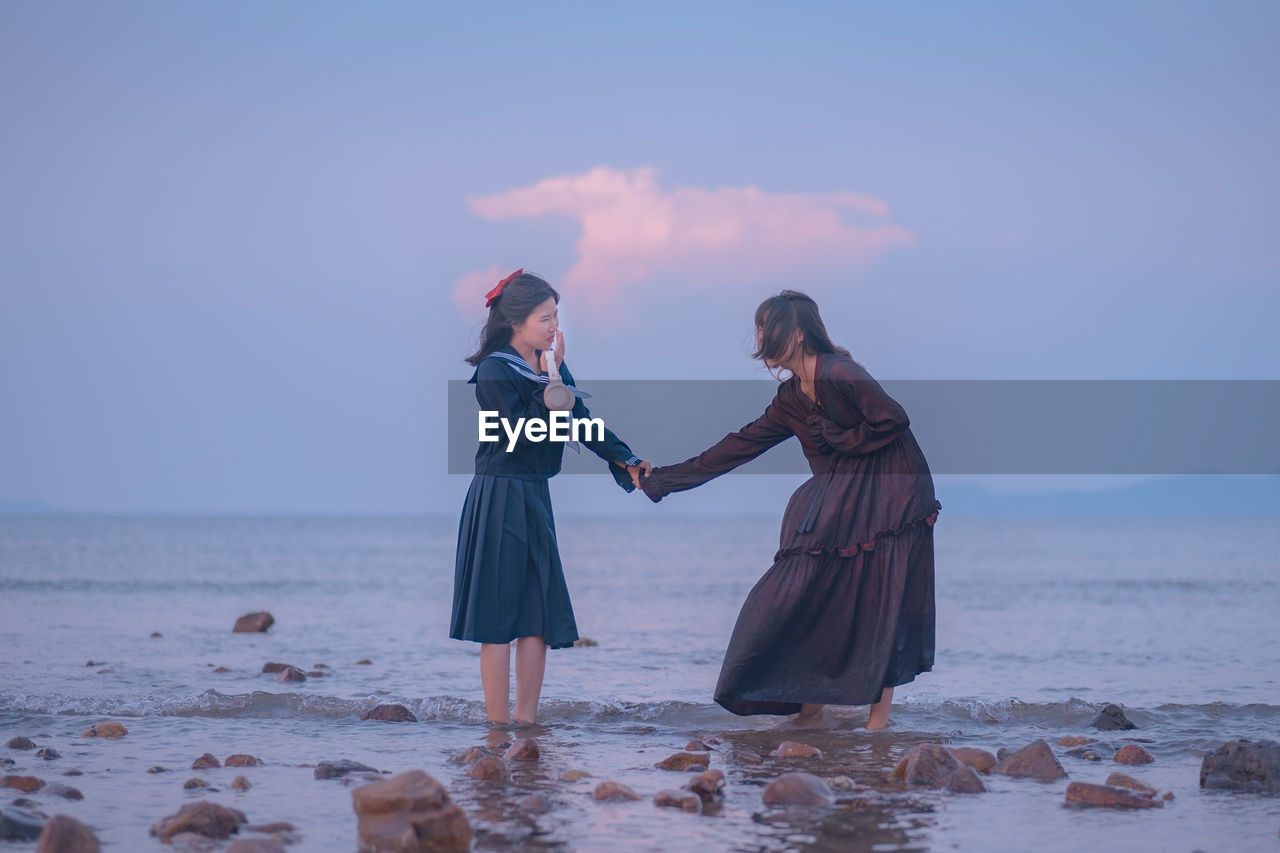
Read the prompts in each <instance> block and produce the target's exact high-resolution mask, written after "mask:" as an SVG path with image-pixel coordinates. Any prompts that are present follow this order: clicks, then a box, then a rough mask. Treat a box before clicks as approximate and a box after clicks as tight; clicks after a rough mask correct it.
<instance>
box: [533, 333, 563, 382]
mask: <svg viewBox="0 0 1280 853" xmlns="http://www.w3.org/2000/svg"><path fill="white" fill-rule="evenodd" d="M539 360H540V363H539V365H538V369H539V370H540V371H542V372H543V373H550V372H551V371H550V369H549V368H548V367H547V353H546V351H545V350H544V351H543V353H542V355H541V356H539ZM562 364H564V332H556V367H557V368H558V367H559V366H560V365H562ZM556 372H557V373H558V372H559V370H557V371H556Z"/></svg>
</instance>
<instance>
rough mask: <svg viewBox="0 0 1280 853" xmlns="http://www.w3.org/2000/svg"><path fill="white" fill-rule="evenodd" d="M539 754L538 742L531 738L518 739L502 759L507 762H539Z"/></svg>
mask: <svg viewBox="0 0 1280 853" xmlns="http://www.w3.org/2000/svg"><path fill="white" fill-rule="evenodd" d="M539 754H540V753H539V752H538V742H537V741H536V740H534V739H533V738H531V737H522V738H516V741H515V743H513V744H511V746H509V747H507V751H506V752H505V753H503V755H502V757H503V758H505V759H506V760H507V761H537V760H538V756H539Z"/></svg>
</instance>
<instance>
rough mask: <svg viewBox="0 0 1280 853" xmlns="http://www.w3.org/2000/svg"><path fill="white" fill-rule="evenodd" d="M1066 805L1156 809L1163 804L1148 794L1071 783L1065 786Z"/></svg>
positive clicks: (1112, 787) (1089, 784)
mask: <svg viewBox="0 0 1280 853" xmlns="http://www.w3.org/2000/svg"><path fill="white" fill-rule="evenodd" d="M1067 805H1069V806H1082V807H1089V808H1112V809H1158V808H1163V807H1164V803H1162V802H1161V801H1160V800H1157V799H1155V798H1154V797H1152V796H1151V795H1150V794H1143V793H1140V792H1138V791H1134V790H1131V789H1129V788H1119V787H1114V786H1111V785H1095V784H1092V783H1090V782H1072V783H1071V784H1070V785H1068V786H1067Z"/></svg>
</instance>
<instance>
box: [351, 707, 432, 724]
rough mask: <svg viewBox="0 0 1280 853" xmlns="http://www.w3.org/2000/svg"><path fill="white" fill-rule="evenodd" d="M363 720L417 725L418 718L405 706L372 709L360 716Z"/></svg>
mask: <svg viewBox="0 0 1280 853" xmlns="http://www.w3.org/2000/svg"><path fill="white" fill-rule="evenodd" d="M360 719H362V720H375V721H377V722H379V723H416V722H418V718H417V717H415V716H414V715H413V712H412V711H410V710H409V709H408V708H406V707H405V706H403V705H379V706H377V707H376V708H370V709H369V710H368V711H365V712H364V713H363V714H361V715H360Z"/></svg>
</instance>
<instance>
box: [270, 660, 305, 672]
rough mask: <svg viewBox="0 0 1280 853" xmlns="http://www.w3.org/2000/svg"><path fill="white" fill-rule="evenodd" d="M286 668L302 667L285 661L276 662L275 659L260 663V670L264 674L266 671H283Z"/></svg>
mask: <svg viewBox="0 0 1280 853" xmlns="http://www.w3.org/2000/svg"><path fill="white" fill-rule="evenodd" d="M286 669H302V667H300V666H292V665H290V664H287V663H277V662H275V661H267V662H266V663H264V664H263V665H262V672H263V673H264V674H266V673H277V672H284V671H285V670H286Z"/></svg>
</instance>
